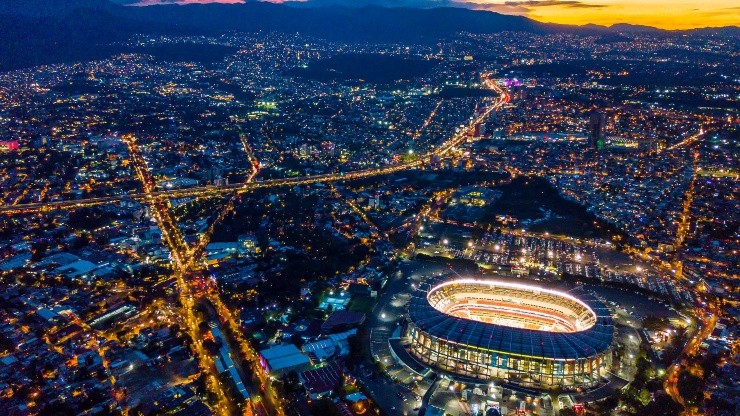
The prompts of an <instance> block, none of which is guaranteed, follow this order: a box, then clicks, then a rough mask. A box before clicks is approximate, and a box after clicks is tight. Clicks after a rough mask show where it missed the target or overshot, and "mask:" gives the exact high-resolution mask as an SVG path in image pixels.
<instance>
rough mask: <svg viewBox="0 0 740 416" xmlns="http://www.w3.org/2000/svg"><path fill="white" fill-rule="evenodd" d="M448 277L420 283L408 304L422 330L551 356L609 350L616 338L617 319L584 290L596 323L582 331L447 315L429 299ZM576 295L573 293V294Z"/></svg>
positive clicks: (493, 348) (470, 342) (570, 356)
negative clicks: (495, 322) (433, 287)
mask: <svg viewBox="0 0 740 416" xmlns="http://www.w3.org/2000/svg"><path fill="white" fill-rule="evenodd" d="M445 280H447V278H444V277H443V278H435V279H432V280H431V281H428V282H426V283H423V284H421V285H419V288H418V289H417V290H416V291H415V292H414V294H413V295H412V298H411V301H410V303H409V319H410V320H411V322H413V324H414V325H415V326H416V327H417V328H419V330H421V331H423V332H426V333H427V334H429V335H431V336H433V337H436V338H440V339H443V340H448V341H451V342H455V343H459V344H465V345H471V346H475V347H479V348H484V349H487V350H491V351H494V352H495V351H498V352H501V353H510V354H520V355H528V356H533V357H542V358H549V359H578V358H587V357H592V356H595V355H598V354H600V353H602V352H604V351H606V350H608V349H609V348H610V346H611V344H612V340H613V338H614V322H613V320H612V317H611V313H610V312H609V309H608V308H607V307H606V305H604V304H603V303H602V302H601V301H599V300H598V299H596V298H595V297H594V296H592V295H590V294H587V293H585V292H581V293H578V295H577V298H578V299H579V300H581V301H582V302H583V303H585V304H586V305H588V306H589V307H590V308H591V310H593V312H594V313H595V314H596V323H595V324H594V326H592V327H591V328H588V329H586V330H583V331H579V332H548V331H538V330H533V329H525V328H513V327H509V326H502V325H496V324H489V323H485V322H478V321H473V320H469V319H464V318H458V317H455V316H452V315H448V314H445V313H443V312H441V311H439V310H437V309H435V308H434V307H433V306H432V305H430V304H429V301H428V300H427V293H428V291H429V290H430V289H431V287H432V286H434V285H437V284H439V283H441V282H443V281H445ZM570 294H571V295H573V293H572V292H571V293H570Z"/></svg>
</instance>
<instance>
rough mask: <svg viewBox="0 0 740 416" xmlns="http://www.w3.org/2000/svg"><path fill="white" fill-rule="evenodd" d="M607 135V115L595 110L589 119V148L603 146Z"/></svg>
mask: <svg viewBox="0 0 740 416" xmlns="http://www.w3.org/2000/svg"><path fill="white" fill-rule="evenodd" d="M605 133H606V114H604V113H603V112H601V111H598V110H594V111H592V112H591V115H590V116H589V119H588V146H589V147H591V148H594V149H595V148H597V147H601V146H603V141H604V135H605Z"/></svg>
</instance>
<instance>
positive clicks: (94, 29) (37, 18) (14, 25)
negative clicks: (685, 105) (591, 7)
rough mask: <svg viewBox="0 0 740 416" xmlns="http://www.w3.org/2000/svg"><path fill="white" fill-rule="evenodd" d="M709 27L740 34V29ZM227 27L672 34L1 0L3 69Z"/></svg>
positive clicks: (265, 6)
mask: <svg viewBox="0 0 740 416" xmlns="http://www.w3.org/2000/svg"><path fill="white" fill-rule="evenodd" d="M119 2H120V0H119ZM706 30H711V31H717V30H722V31H730V33H732V34H738V33H739V31H740V29H738V28H737V27H730V28H721V29H706ZM227 31H242V32H254V31H277V32H300V33H303V34H305V35H309V36H315V37H320V38H324V39H328V40H335V41H344V42H396V41H416V42H429V43H434V42H436V41H438V40H439V39H441V38H443V37H445V36H449V35H451V34H454V33H457V32H471V33H495V32H501V31H519V32H531V33H539V34H546V33H563V32H566V33H580V34H590V35H597V36H602V37H604V38H605V39H606V40H607V41H608V40H609V39H620V38H621V36H620V35H619V33H639V32H642V33H644V32H650V33H653V34H661V33H666V34H668V33H669V32H667V31H663V30H660V29H655V28H650V27H644V26H633V25H615V26H612V27H604V26H597V25H587V26H565V25H555V24H545V23H540V22H537V21H534V20H532V19H528V18H526V17H522V16H510V15H502V14H499V13H494V12H489V11H482V10H470V9H464V8H452V7H444V8H431V9H413V8H384V7H377V6H367V7H362V8H347V7H341V6H331V7H293V6H290V5H286V4H273V3H266V2H247V3H244V4H219V3H211V4H191V5H158V6H149V7H127V6H123V5H121V4H117V3H114V2H111V1H109V0H2V1H0V33H3V42H0V70H10V69H17V68H24V67H29V66H34V65H40V64H49V63H58V62H68V61H77V60H89V59H95V58H101V57H105V56H109V55H110V54H111V53H116V52H118V48H119V47H120V45H121V44H122V43H123V42H125V41H126V40H127V39H129V38H130V37H131V36H132V35H134V34H163V35H164V34H166V35H196V34H203V35H217V34H220V33H224V32H227Z"/></svg>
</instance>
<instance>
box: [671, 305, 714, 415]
mask: <svg viewBox="0 0 740 416" xmlns="http://www.w3.org/2000/svg"><path fill="white" fill-rule="evenodd" d="M702 324H703V326H702V328H701V330H700V331H697V333H696V335H694V337H693V338H691V339H690V340H689V342H687V343H686V347H685V348H684V350H683V352H681V355H679V356H678V358H676V361H675V362H674V363H673V364H672V365H671V366H670V367H668V371H667V373H666V381H665V384H664V387H665V391H666V393H668V395H669V396H671V398H672V399H673V401H675V402H676V403H678V404H680V405H681V406H683V407H684V412H683V415H684V416H695V415H699V413H697V412H696V411H695V409H692V408H689V407H687V406H686V401H685V400H684V398H683V397H682V396H681V393H680V392H679V391H678V380H679V376H680V375H681V371H683V370H684V365H683V361H684V358H686V357H687V356H690V355H694V354H696V352H697V351H698V350H699V346H700V345H701V343H702V342H704V340H705V339H706V338H707V337H708V336H709V335H710V334H711V333H712V331H714V327H715V325H717V315H716V314H712V315H711V316H709V317H708V318H703V319H702Z"/></svg>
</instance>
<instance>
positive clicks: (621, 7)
mask: <svg viewBox="0 0 740 416" xmlns="http://www.w3.org/2000/svg"><path fill="white" fill-rule="evenodd" d="M467 1H468V2H470V3H476V4H478V5H479V6H478V7H480V8H486V9H490V10H494V11H500V12H502V13H507V12H508V13H512V14H522V15H525V16H527V17H531V18H532V19H536V20H540V21H543V22H553V23H565V24H576V25H582V24H587V23H596V24H600V25H611V24H614V23H632V24H638V25H648V26H655V27H660V28H664V29H688V28H696V27H707V26H729V25H740V2H738V0H509V1H503V0H467Z"/></svg>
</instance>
